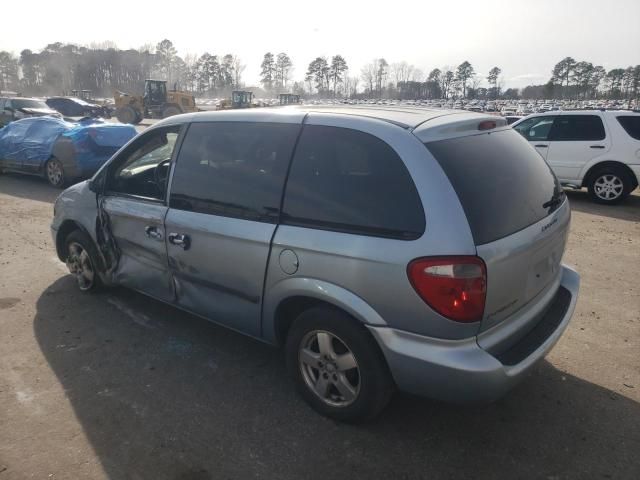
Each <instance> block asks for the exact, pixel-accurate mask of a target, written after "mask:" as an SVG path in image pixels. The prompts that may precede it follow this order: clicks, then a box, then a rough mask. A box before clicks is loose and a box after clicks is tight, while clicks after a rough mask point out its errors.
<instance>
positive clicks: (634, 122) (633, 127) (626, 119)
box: [616, 115, 640, 140]
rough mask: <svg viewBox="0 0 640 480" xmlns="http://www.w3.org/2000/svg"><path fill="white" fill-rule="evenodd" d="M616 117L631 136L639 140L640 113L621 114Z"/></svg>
mask: <svg viewBox="0 0 640 480" xmlns="http://www.w3.org/2000/svg"><path fill="white" fill-rule="evenodd" d="M616 118H617V119H618V122H620V125H622V128H624V130H625V131H626V132H627V133H628V134H629V135H630V136H631V137H632V138H635V139H636V140H640V115H622V116H620V117H616Z"/></svg>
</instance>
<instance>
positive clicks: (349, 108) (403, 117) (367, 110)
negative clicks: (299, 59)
mask: <svg viewBox="0 0 640 480" xmlns="http://www.w3.org/2000/svg"><path fill="white" fill-rule="evenodd" d="M309 112H318V113H329V114H340V115H353V116H358V117H367V118H374V119H377V120H382V121H386V122H389V123H393V124H395V125H398V126H400V127H402V128H407V129H414V128H416V127H417V126H419V125H421V124H423V123H425V122H427V121H429V120H432V119H434V118H439V117H457V116H459V117H463V116H468V115H475V116H476V118H482V117H485V118H486V117H487V115H481V114H478V113H473V112H469V111H466V110H446V109H439V108H438V109H436V108H433V109H430V108H422V107H409V106H384V105H362V106H360V105H292V106H283V107H265V108H255V109H240V110H227V111H211V112H198V113H191V114H187V115H180V116H177V117H170V119H171V118H173V119H175V120H176V122H175V123H182V122H184V121H187V122H190V121H199V122H206V121H215V120H220V115H225V116H226V117H227V118H230V119H231V117H236V116H237V117H242V120H245V121H246V120H250V119H251V118H255V119H261V120H262V121H264V117H272V116H273V117H280V118H281V119H282V120H284V117H289V118H290V121H295V119H297V118H300V119H301V118H302V117H304V115H305V114H306V113H309ZM287 114H288V115H287ZM495 118H500V117H495ZM180 120H181V121H180ZM450 120H454V119H453V118H450ZM162 123H163V124H165V125H166V124H169V123H174V122H172V121H169V122H168V121H166V120H165V121H163V122H162Z"/></svg>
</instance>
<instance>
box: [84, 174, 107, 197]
mask: <svg viewBox="0 0 640 480" xmlns="http://www.w3.org/2000/svg"><path fill="white" fill-rule="evenodd" d="M104 178H105V174H104V170H103V171H101V172H100V174H99V175H94V176H93V178H90V179H89V180H87V187H88V188H89V190H91V191H92V192H93V193H102V191H103V190H104Z"/></svg>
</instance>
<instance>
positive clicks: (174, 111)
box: [162, 105, 182, 118]
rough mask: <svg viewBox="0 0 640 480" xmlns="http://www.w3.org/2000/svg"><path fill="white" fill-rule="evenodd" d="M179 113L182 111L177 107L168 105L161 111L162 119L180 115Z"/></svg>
mask: <svg viewBox="0 0 640 480" xmlns="http://www.w3.org/2000/svg"><path fill="white" fill-rule="evenodd" d="M181 113H182V111H181V110H180V109H179V108H178V107H176V106H174V105H169V106H168V107H165V108H164V110H162V118H167V117H173V116H174V115H180V114H181Z"/></svg>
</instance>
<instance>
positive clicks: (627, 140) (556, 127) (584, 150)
mask: <svg viewBox="0 0 640 480" xmlns="http://www.w3.org/2000/svg"><path fill="white" fill-rule="evenodd" d="M513 128H514V129H515V130H517V131H518V132H519V133H520V134H521V135H522V136H523V137H525V138H526V139H527V140H528V141H529V142H531V144H532V145H533V146H534V147H535V149H536V150H537V151H538V153H539V154H540V155H542V158H544V159H545V160H546V161H547V163H548V164H549V166H551V168H552V169H553V171H554V173H555V174H556V176H557V177H558V179H559V180H560V182H561V183H562V184H563V185H567V186H572V187H575V188H582V187H586V188H587V189H588V190H589V194H590V195H591V197H592V198H593V200H595V201H596V202H599V203H605V204H614V203H618V202H621V201H622V200H624V199H625V198H626V197H627V196H628V195H629V194H630V193H631V192H632V191H633V190H634V189H635V188H636V187H637V186H638V180H639V179H640V113H636V112H631V111H600V110H576V111H562V112H545V113H539V114H535V115H530V116H528V117H526V118H523V119H522V120H520V121H518V122H515V123H514V124H513Z"/></svg>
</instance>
